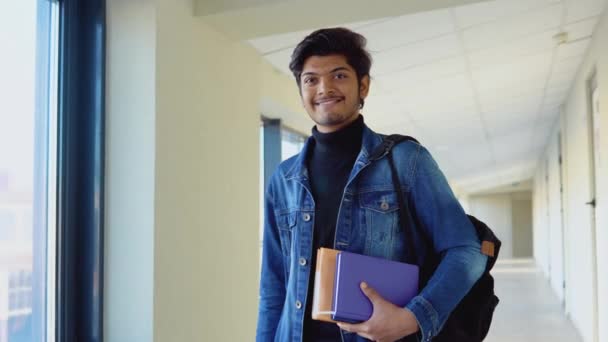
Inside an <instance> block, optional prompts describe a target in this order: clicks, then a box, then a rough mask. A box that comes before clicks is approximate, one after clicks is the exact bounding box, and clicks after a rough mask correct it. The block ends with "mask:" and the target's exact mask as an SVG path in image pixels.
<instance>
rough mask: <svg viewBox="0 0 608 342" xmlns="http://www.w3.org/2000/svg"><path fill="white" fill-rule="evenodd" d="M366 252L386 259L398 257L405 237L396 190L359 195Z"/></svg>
mask: <svg viewBox="0 0 608 342" xmlns="http://www.w3.org/2000/svg"><path fill="white" fill-rule="evenodd" d="M359 204H360V206H361V209H362V211H361V212H362V220H363V225H362V229H363V232H364V233H365V248H364V253H365V254H367V255H371V256H375V257H381V258H385V259H398V258H399V254H400V253H401V252H403V251H402V246H403V241H402V240H403V239H402V237H401V235H400V233H399V212H398V210H399V203H398V201H397V194H396V193H395V192H394V191H372V192H366V193H362V194H360V195H359Z"/></svg>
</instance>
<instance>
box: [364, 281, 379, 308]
mask: <svg viewBox="0 0 608 342" xmlns="http://www.w3.org/2000/svg"><path fill="white" fill-rule="evenodd" d="M361 291H363V293H364V294H365V295H366V296H367V298H369V300H370V301H371V302H372V304H375V303H376V302H378V301H380V300H382V297H381V296H380V295H379V294H378V292H376V290H374V289H372V288H371V287H370V286H369V285H368V284H367V283H366V282H362V283H361Z"/></svg>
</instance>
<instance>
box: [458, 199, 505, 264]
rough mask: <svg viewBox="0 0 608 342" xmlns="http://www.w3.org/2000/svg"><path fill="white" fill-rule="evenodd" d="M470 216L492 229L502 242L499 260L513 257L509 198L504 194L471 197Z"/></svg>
mask: <svg viewBox="0 0 608 342" xmlns="http://www.w3.org/2000/svg"><path fill="white" fill-rule="evenodd" d="M469 206H470V213H471V215H473V216H475V217H477V218H478V219H480V220H481V221H483V222H485V223H486V224H487V225H488V226H489V227H491V228H492V230H493V231H494V233H495V234H496V236H497V237H498V238H499V239H500V240H501V241H502V246H501V248H500V258H501V259H510V258H512V257H513V222H512V215H511V211H512V208H511V197H510V196H509V195H506V194H498V195H481V196H471V197H470V198H469Z"/></svg>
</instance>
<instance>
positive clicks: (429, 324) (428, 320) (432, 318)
mask: <svg viewBox="0 0 608 342" xmlns="http://www.w3.org/2000/svg"><path fill="white" fill-rule="evenodd" d="M405 308H406V309H408V310H410V311H411V312H412V313H413V314H414V316H415V317H416V320H417V321H418V326H419V327H420V333H421V335H422V342H427V341H431V338H433V337H434V336H435V335H436V333H437V330H438V328H439V314H438V313H437V311H436V310H435V308H433V305H432V304H431V303H430V302H429V301H427V300H426V299H424V297H422V296H416V297H414V298H412V300H411V301H410V302H409V303H408V304H407V305H406V306H405Z"/></svg>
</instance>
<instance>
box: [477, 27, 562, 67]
mask: <svg viewBox="0 0 608 342" xmlns="http://www.w3.org/2000/svg"><path fill="white" fill-rule="evenodd" d="M558 31H559V30H558V29H557V28H556V29H551V30H548V31H545V32H541V33H537V34H533V35H530V36H526V37H522V38H521V39H516V40H513V41H510V42H506V43H504V44H501V45H498V46H495V47H493V48H489V49H483V50H477V51H473V52H470V53H469V54H468V55H469V61H470V62H471V68H473V69H477V68H482V67H484V66H485V67H487V66H489V65H495V64H503V63H509V62H511V61H513V59H515V58H519V57H527V56H530V55H537V54H541V53H543V52H547V53H550V52H551V51H552V49H553V48H554V47H555V41H554V39H553V36H554V35H555V34H556V33H557V32H558Z"/></svg>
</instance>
